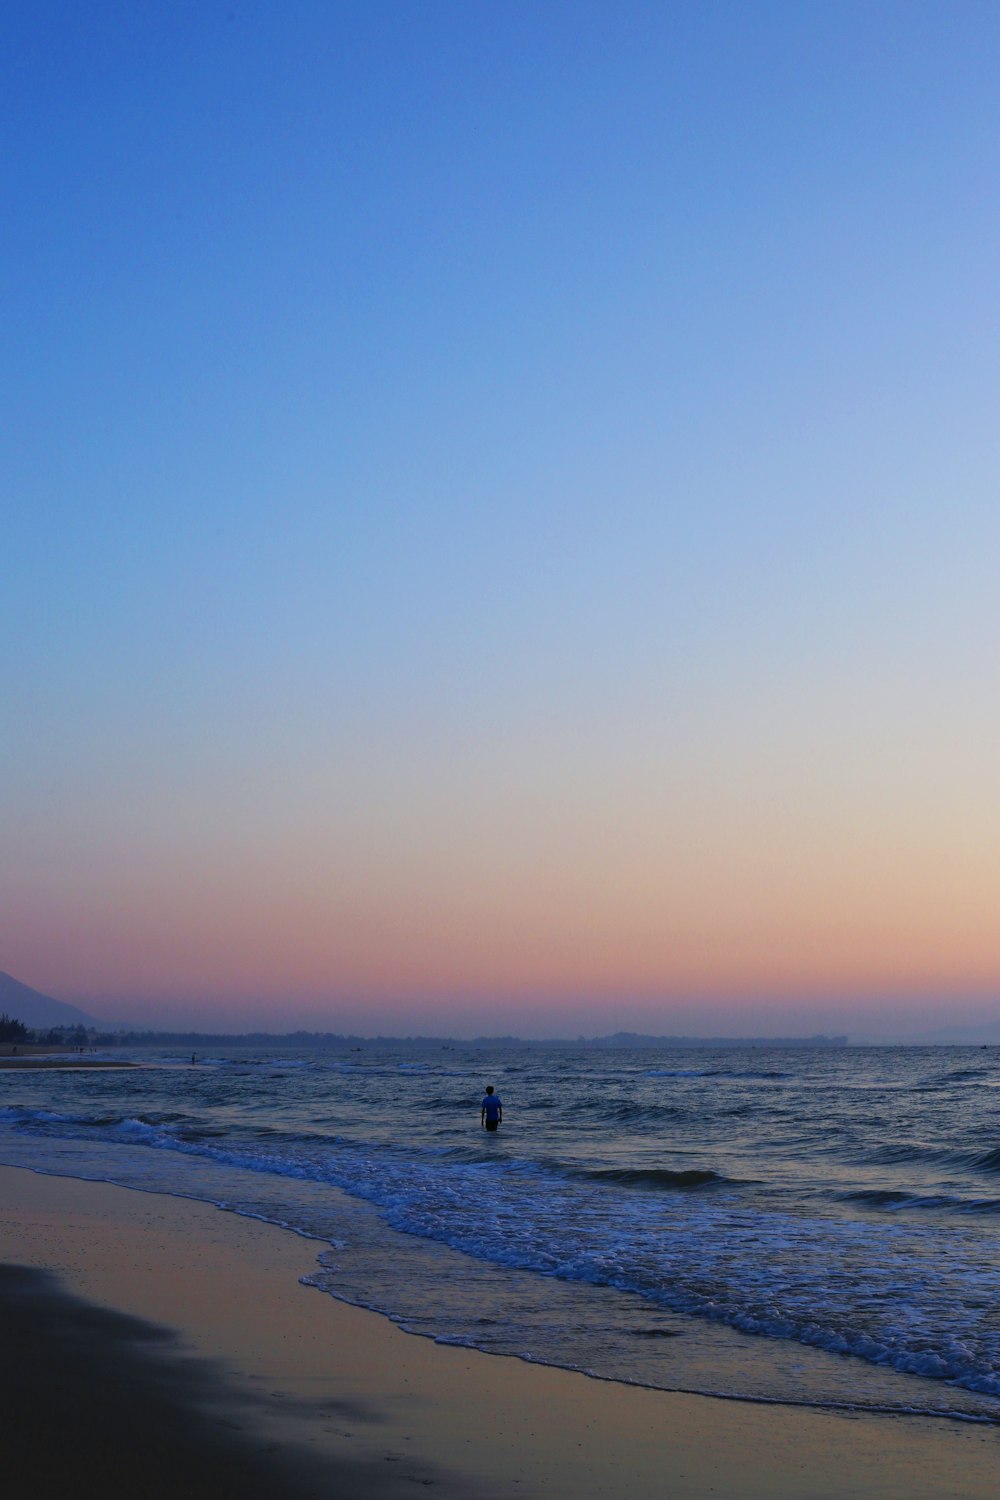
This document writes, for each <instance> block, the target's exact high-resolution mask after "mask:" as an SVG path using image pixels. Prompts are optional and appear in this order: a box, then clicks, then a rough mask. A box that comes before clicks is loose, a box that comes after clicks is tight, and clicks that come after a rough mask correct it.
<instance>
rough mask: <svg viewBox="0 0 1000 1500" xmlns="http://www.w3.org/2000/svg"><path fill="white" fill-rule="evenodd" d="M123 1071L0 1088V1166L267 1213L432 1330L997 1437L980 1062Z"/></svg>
mask: <svg viewBox="0 0 1000 1500" xmlns="http://www.w3.org/2000/svg"><path fill="white" fill-rule="evenodd" d="M122 1055H123V1056H127V1057H130V1058H131V1059H133V1060H135V1061H138V1062H142V1063H143V1064H144V1065H143V1066H141V1067H137V1068H134V1069H128V1070H111V1069H107V1070H96V1071H90V1072H83V1071H80V1072H64V1071H59V1070H57V1069H56V1068H54V1067H50V1068H42V1069H37V1070H32V1071H23V1072H22V1071H14V1070H10V1071H3V1072H0V1162H3V1163H5V1164H8V1165H14V1166H21V1167H29V1168H32V1169H33V1170H36V1171H41V1172H49V1173H56V1174H62V1175H69V1176H74V1177H80V1178H91V1179H100V1180H102V1181H107V1182H114V1183H120V1184H122V1185H125V1186H128V1187H132V1188H138V1189H144V1190H147V1191H156V1192H164V1193H171V1194H176V1195H180V1196H186V1197H194V1198H199V1199H204V1200H207V1201H210V1202H213V1203H216V1204H218V1205H219V1206H220V1208H225V1209H228V1210H232V1211H234V1212H237V1213H242V1214H249V1215H253V1216H256V1217H259V1218H261V1219H265V1220H267V1221H269V1222H272V1223H276V1224H279V1225H283V1226H285V1227H286V1228H288V1229H290V1230H294V1231H296V1232H298V1233H299V1234H302V1235H305V1236H308V1237H310V1238H311V1239H312V1240H313V1241H314V1242H315V1252H316V1262H315V1269H314V1271H313V1272H312V1274H311V1275H310V1276H309V1278H308V1279H309V1280H310V1281H311V1282H312V1284H313V1285H315V1286H316V1287H317V1288H319V1289H320V1290H321V1291H324V1292H328V1293H330V1294H332V1295H333V1296H336V1297H340V1298H343V1299H345V1300H347V1301H350V1302H354V1303H357V1304H359V1305H362V1306H365V1307H370V1308H374V1309H377V1310H378V1311H380V1312H382V1313H385V1314H387V1315H388V1316H389V1317H391V1318H393V1319H394V1320H396V1321H397V1322H398V1323H399V1324H400V1325H401V1326H402V1327H403V1328H405V1329H407V1330H409V1331H411V1332H413V1333H418V1334H425V1335H429V1336H431V1337H433V1338H435V1339H438V1340H440V1341H442V1342H449V1343H459V1344H465V1345H468V1346H471V1347H474V1348H478V1349H482V1350H485V1351H487V1352H490V1353H502V1354H510V1355H516V1356H520V1357H521V1358H524V1359H529V1360H537V1361H543V1362H546V1363H550V1364H554V1365H561V1366H565V1367H568V1368H572V1369H577V1370H583V1371H586V1372H588V1373H590V1374H592V1375H595V1376H600V1377H604V1378H608V1379H615V1380H622V1381H630V1382H636V1383H641V1384H645V1385H649V1386H656V1387H662V1388H664V1389H667V1390H689V1391H702V1392H706V1393H711V1394H715V1395H722V1396H729V1397H734V1398H742V1399H746V1400H770V1401H794V1402H799V1403H801V1402H805V1403H809V1404H814V1405H818V1406H831V1407H854V1408H867V1409H878V1410H888V1411H908V1412H921V1413H937V1414H940V1415H942V1416H946V1417H951V1418H953V1419H959V1420H970V1419H971V1420H980V1421H993V1422H995V1421H1000V1264H998V1251H1000V1049H996V1050H994V1049H971V1048H964V1049H963V1048H943V1047H937V1048H888V1047H887V1048H854V1047H845V1048H817V1049H815V1050H813V1049H807V1048H802V1047H795V1048H785V1049H771V1048H766V1047H763V1046H761V1047H749V1046H748V1047H741V1048H733V1047H727V1048H718V1049H697V1050H695V1049H692V1048H678V1049H663V1048H658V1049H653V1048H649V1049H643V1050H641V1051H622V1050H615V1049H595V1048H577V1049H574V1048H555V1047H549V1046H546V1047H541V1046H536V1047H532V1046H530V1045H524V1046H511V1047H508V1048H504V1049H499V1048H490V1049H475V1048H470V1047H463V1046H461V1045H456V1046H453V1047H444V1046H439V1045H435V1046H433V1047H431V1046H428V1047H424V1048H419V1047H413V1046H405V1047H401V1046H397V1047H395V1048H394V1047H393V1046H392V1045H391V1044H386V1045H385V1046H380V1047H372V1046H366V1047H365V1048H364V1049H363V1050H361V1051H354V1050H351V1049H350V1048H349V1047H347V1046H346V1045H345V1046H344V1047H341V1048H334V1047H330V1048H327V1049H322V1048H321V1049H305V1048H303V1049H301V1050H298V1051H297V1050H295V1049H292V1048H288V1047H280V1048H279V1047H276V1048H275V1049H273V1050H270V1051H268V1050H255V1051H252V1052H251V1051H246V1050H238V1049H235V1048H232V1049H221V1050H217V1051H215V1052H214V1053H213V1054H212V1055H208V1056H205V1057H204V1058H199V1060H198V1062H197V1063H196V1064H195V1065H194V1066H192V1065H191V1064H190V1053H188V1054H185V1055H183V1056H181V1055H179V1054H177V1053H176V1052H175V1053H174V1054H173V1055H171V1054H170V1053H165V1052H159V1053H154V1052H142V1053H140V1052H137V1051H133V1052H128V1053H123V1054H122ZM487 1083H493V1084H495V1085H496V1088H497V1092H498V1093H499V1094H500V1096H501V1098H502V1100H503V1106H504V1122H503V1125H502V1127H501V1129H500V1130H499V1131H498V1132H497V1133H496V1134H495V1135H491V1134H487V1133H486V1132H485V1131H483V1130H482V1129H481V1128H480V1122H479V1110H480V1101H481V1098H482V1094H483V1090H484V1086H485V1085H486V1084H487Z"/></svg>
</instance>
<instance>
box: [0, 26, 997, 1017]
mask: <svg viewBox="0 0 1000 1500" xmlns="http://www.w3.org/2000/svg"><path fill="white" fill-rule="evenodd" d="M0 58H2V61H0V69H2V74H3V77H2V89H0V130H2V152H0V161H2V167H0V172H2V188H0V194H2V197H0V225H2V228H0V234H2V238H3V247H4V253H3V264H4V281H3V337H2V339H0V371H2V379H3V408H4V414H5V422H4V436H3V444H2V457H0V487H2V495H3V497H4V498H3V510H4V521H3V532H2V535H3V546H2V549H0V570H2V600H0V610H2V619H0V640H2V645H0V654H2V655H0V694H2V702H3V714H2V716H0V758H2V785H0V814H2V826H0V845H2V847H0V860H2V868H0V968H3V969H6V970H9V971H10V972H11V973H14V974H16V975H17V976H18V977H19V978H20V979H22V980H24V981H25V982H26V983H29V984H32V985H34V986H35V987H36V988H39V989H43V990H46V991H48V992H50V993H54V994H56V995H58V996H59V997H60V998H62V999H66V1000H73V1001H76V1002H77V1003H80V1004H83V1005H84V1006H85V1007H86V1008H87V1009H89V1010H91V1011H92V1012H94V1013H95V1014H97V1015H100V1016H103V1017H110V1018H122V1019H127V1020H133V1021H140V1022H142V1023H144V1024H149V1025H178V1024H183V1025H188V1024H195V1023H198V1024H202V1025H204V1026H219V1027H222V1028H232V1029H236V1028H239V1027H242V1026H246V1025H260V1026H266V1027H268V1028H270V1029H276V1030H284V1029H286V1028H291V1027H296V1026H308V1027H317V1028H329V1029H347V1028H350V1029H355V1030H360V1031H364V1032H374V1031H378V1030H388V1031H403V1032H408V1031H418V1030H432V1029H438V1030H449V1031H452V1032H454V1033H455V1034H458V1035H462V1034H465V1035H472V1034H476V1033H479V1032H484V1031H486V1032H506V1031H518V1032H520V1033H521V1034H524V1035H532V1034H535V1035H538V1034H565V1035H576V1034H577V1033H586V1034H592V1033H594V1032H601V1031H606V1030H611V1029H615V1028H616V1027H618V1026H626V1027H632V1028H636V1029H642V1030H652V1031H698V1032H703V1033H706V1034H713V1033H715V1034H718V1033H724V1032H730V1033H731V1032H734V1031H736V1032H744V1033H745V1032H761V1031H769V1030H772V1031H773V1030H775V1029H778V1030H786V1031H794V1032H809V1031H813V1030H816V1029H820V1028H825V1029H831V1028H833V1029H845V1028H846V1029H850V1030H851V1031H852V1033H863V1032H879V1031H886V1030H888V1029H893V1028H897V1027H903V1028H904V1029H905V1028H906V1027H911V1028H913V1027H916V1028H919V1027H920V1026H923V1025H940V1024H943V1023H944V1022H945V1021H949V1020H959V1019H962V1020H975V1019H977V1018H984V1017H986V1016H993V1015H995V1014H997V1013H998V1012H1000V998H998V997H1000V920H998V917H1000V900H998V897H1000V755H998V747H1000V660H998V658H1000V586H998V579H1000V567H998V564H1000V503H998V502H1000V494H998V475H1000V422H998V416H997V413H998V407H1000V402H998V397H1000V326H998V325H1000V278H998V275H997V267H998V265H1000V193H998V191H997V188H998V183H1000V102H998V94H997V77H998V76H1000V8H998V7H997V6H996V5H994V4H991V3H962V0H952V3H940V4H937V3H935V4H929V3H923V0H901V3H886V0H864V3H857V4H855V3H850V0H831V3H829V4H819V3H817V4H810V3H803V0H795V3H779V0H773V3H766V0H761V3H754V0H749V3H742V0H739V3H737V0H732V3H713V0H699V3H698V4H690V3H686V0H685V3H673V4H672V3H667V0H662V3H658V4H645V3H630V0H614V3H611V0H608V3H587V0H576V3H572V4H568V3H567V4H560V3H546V0H536V3H532V4H521V3H511V0H504V3H498V4H487V3H479V0H462V3H448V0H407V3H398V0H385V3H372V0H366V3H335V0H330V3H301V0H282V3H281V4H278V3H272V0H269V3H262V0H256V3H244V0H225V3H222V4H218V5H216V4H214V3H209V0H191V3H184V0H152V3H146V4H142V5H135V4H132V3H127V0H117V3H116V0H100V3H96V4H88V5H80V4H79V3H77V0H58V3H57V0H33V3H32V4H31V5H27V6H21V7H15V6H8V7H6V9H5V12H4V17H3V20H2V23H0Z"/></svg>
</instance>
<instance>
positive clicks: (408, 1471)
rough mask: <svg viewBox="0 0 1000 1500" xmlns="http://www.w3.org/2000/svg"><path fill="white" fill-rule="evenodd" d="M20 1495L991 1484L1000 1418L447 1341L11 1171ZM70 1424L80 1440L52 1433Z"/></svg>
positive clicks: (155, 1212)
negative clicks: (89, 1480)
mask: <svg viewBox="0 0 1000 1500" xmlns="http://www.w3.org/2000/svg"><path fill="white" fill-rule="evenodd" d="M0 1201H2V1203H3V1214H2V1218H0V1264H3V1265H4V1266H5V1267H6V1268H7V1269H5V1270H4V1272H3V1274H2V1275H0V1320H2V1322H0V1327H2V1329H3V1335H4V1341H3V1349H4V1358H3V1360H2V1361H0V1399H2V1400H3V1403H4V1405H3V1408H2V1409H3V1410H4V1412H5V1423H4V1426H5V1432H6V1433H7V1434H17V1438H16V1440H13V1441H11V1440H10V1439H8V1446H7V1451H6V1455H5V1458H4V1462H3V1472H4V1479H5V1486H4V1492H5V1495H6V1496H9V1497H10V1500H49V1497H52V1500H55V1497H56V1496H57V1495H58V1496H59V1497H60V1500H64V1497H65V1495H66V1494H69V1493H73V1492H74V1490H76V1489H78V1488H79V1477H80V1474H81V1473H84V1472H85V1473H88V1474H90V1475H91V1476H93V1479H94V1481H95V1483H93V1484H91V1485H90V1487H91V1488H93V1489H94V1492H95V1493H99V1494H101V1495H102V1497H104V1500H125V1497H126V1496H127V1497H129V1500H132V1497H133V1496H135V1495H136V1494H140V1493H141V1494H144V1495H146V1496H151V1497H153V1500H159V1497H163V1500H166V1497H175V1496H176V1497H191V1500H202V1497H205V1500H207V1497H208V1496H209V1495H212V1496H214V1497H215V1500H228V1497H229V1496H233V1497H235V1496H240V1497H247V1500H270V1497H271V1496H274V1497H277V1496H278V1495H282V1496H285V1497H287V1500H299V1497H301V1500H307V1497H309V1500H311V1497H313V1496H316V1497H319V1496H320V1495H323V1496H324V1497H330V1496H337V1497H340V1500H353V1497H359V1500H360V1497H362V1496H364V1497H371V1500H383V1497H385V1500H396V1497H402V1496H411V1497H412V1495H413V1494H414V1488H415V1486H416V1487H417V1488H423V1489H426V1490H428V1491H429V1492H431V1493H437V1494H438V1495H440V1496H442V1497H443V1496H446V1495H447V1496H452V1495H455V1496H466V1497H467V1496H471V1495H476V1496H477V1497H482V1500H491V1497H507V1496H537V1497H542V1496H544V1497H545V1500H558V1497H565V1500H570V1497H574V1500H598V1497H626V1496H627V1497H628V1500H653V1497H654V1496H655V1497H657V1500H660V1497H662V1496H664V1495H669V1496H671V1497H691V1500H694V1497H703V1496H709V1495H712V1496H718V1497H729V1500H737V1497H739V1500H781V1497H787V1500H792V1497H795V1500H803V1497H815V1500H819V1497H829V1500H842V1497H843V1500H846V1497H853V1496H857V1497H861V1496H865V1497H875V1496H878V1497H886V1500H895V1497H899V1500H903V1497H907V1500H914V1497H937V1500H944V1497H949V1500H962V1497H968V1500H973V1497H976V1500H979V1497H982V1500H985V1497H987V1496H990V1497H992V1496H993V1495H994V1494H995V1493H996V1490H997V1485H998V1482H1000V1431H998V1430H997V1429H994V1428H992V1427H982V1426H975V1425H967V1424H957V1423H951V1422H939V1421H931V1420H925V1419H916V1418H900V1417H872V1416H853V1415H847V1414H830V1413H822V1412H815V1411H811V1410H808V1409H797V1408H791V1407H781V1406H762V1405H752V1404H747V1403H742V1402H731V1401H721V1400H714V1399H711V1398H707V1397H697V1396H685V1395H675V1394H671V1393H665V1392H661V1391H648V1390H643V1389H640V1388H636V1387H630V1386H623V1385H618V1384H615V1383H611V1382H605V1381H596V1380H591V1379H588V1378H587V1377H586V1376H582V1375H575V1374H572V1373H569V1372H566V1371H560V1370H550V1369H546V1368H544V1367H542V1366H537V1365H531V1364H527V1363H525V1362H523V1361H520V1360H515V1359H507V1358H497V1357H492V1356H487V1355H483V1354H479V1353H476V1352H474V1351H470V1350H467V1349H459V1348H453V1347H443V1346H439V1345H435V1344H433V1343H431V1342H430V1341H429V1340H426V1339H420V1338H414V1337H411V1336H409V1335H407V1334H404V1333H402V1332H401V1331H400V1330H399V1329H398V1328H397V1327H395V1326H394V1325H393V1324H392V1323H391V1322H390V1321H389V1320H387V1319H385V1318H382V1317H379V1316H378V1315H376V1314H373V1313H369V1312H366V1311H362V1310H359V1309H357V1308H353V1307H349V1306H347V1305H345V1304H343V1303H339V1302H336V1301H335V1300H334V1299H333V1298H331V1297H328V1296H326V1295H324V1294H323V1293H321V1292H318V1291H316V1290H315V1289H313V1288H309V1287H303V1286H301V1285H300V1284H299V1282H298V1278H299V1277H300V1276H303V1275H307V1274H308V1273H309V1272H310V1270H311V1269H312V1267H313V1264H314V1261H315V1255H316V1253H317V1251H318V1250H319V1248H320V1247H319V1246H318V1245H317V1244H315V1243H314V1242H312V1241H309V1240H305V1239H303V1238H301V1237H300V1236H296V1235H293V1234H291V1233H288V1232H286V1231H283V1230H280V1229H277V1228H274V1227H273V1226H270V1225H266V1224H261V1223H259V1222H257V1221H255V1220H251V1219H245V1218H240V1217H238V1216H237V1215H234V1214H231V1213H224V1212H222V1211H221V1210H218V1209H216V1208H213V1207H210V1206H208V1205H205V1204H201V1203H195V1202H190V1201H187V1200H179V1199H173V1198H168V1197H164V1196H161V1195H157V1194H147V1193H137V1192H130V1191H128V1190H126V1189H122V1188H115V1187H110V1186H108V1185H106V1184H100V1183H82V1182H77V1181H74V1180H72V1179H66V1178H53V1177H42V1176H38V1175H36V1174H34V1173H31V1172H27V1171H22V1170H17V1169H12V1168H0ZM54 1435H58V1441H53V1437H54Z"/></svg>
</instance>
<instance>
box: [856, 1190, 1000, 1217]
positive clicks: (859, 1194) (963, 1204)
mask: <svg viewBox="0 0 1000 1500" xmlns="http://www.w3.org/2000/svg"><path fill="white" fill-rule="evenodd" d="M837 1196H838V1198H839V1200H840V1202H842V1203H860V1204H862V1205H864V1206H867V1207H869V1208H884V1209H888V1210H890V1211H896V1210H899V1209H911V1208H913V1209H945V1210H947V1211H948V1212H950V1213H960V1214H996V1213H1000V1198H957V1197H955V1196H954V1195H952V1194H950V1193H907V1192H904V1191H903V1190H902V1189H899V1188H858V1189H856V1190H855V1191H854V1192H850V1193H839V1194H838V1195H837Z"/></svg>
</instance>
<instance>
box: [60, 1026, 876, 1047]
mask: <svg viewBox="0 0 1000 1500" xmlns="http://www.w3.org/2000/svg"><path fill="white" fill-rule="evenodd" d="M88 1042H89V1044H90V1045H94V1044H95V1043H96V1044H98V1045H104V1046H123V1047H207V1046H212V1047H256V1046H272V1047H273V1046H274V1045H275V1044H281V1043H284V1044H285V1045H287V1046H289V1047H292V1046H294V1047H355V1048H368V1047H443V1048H466V1049H467V1048H475V1047H479V1048H487V1047H497V1048H499V1047H560V1048H565V1047H578V1048H587V1049H594V1050H598V1051H599V1050H601V1049H602V1048H623V1049H634V1050H639V1049H643V1048H653V1047H689V1048H694V1047H726V1048H730V1047H846V1046H848V1045H849V1042H848V1038H847V1037H846V1036H825V1035H818V1036H791V1037H790V1036H759V1037H755V1036H750V1037H726V1036H648V1035H646V1034H645V1033H643V1032H636V1031H616V1032H613V1033H612V1034H611V1035H609V1036H597V1037H542V1038H540V1037H519V1036H477V1037H473V1038H471V1039H467V1038H463V1037H452V1036H402V1037H401V1036H354V1035H350V1034H346V1033H343V1032H339V1031H285V1032H274V1031H246V1032H220V1031H139V1030H118V1029H116V1030H114V1031H103V1030H102V1031H100V1032H99V1033H98V1034H97V1036H96V1037H92V1036H88Z"/></svg>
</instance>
